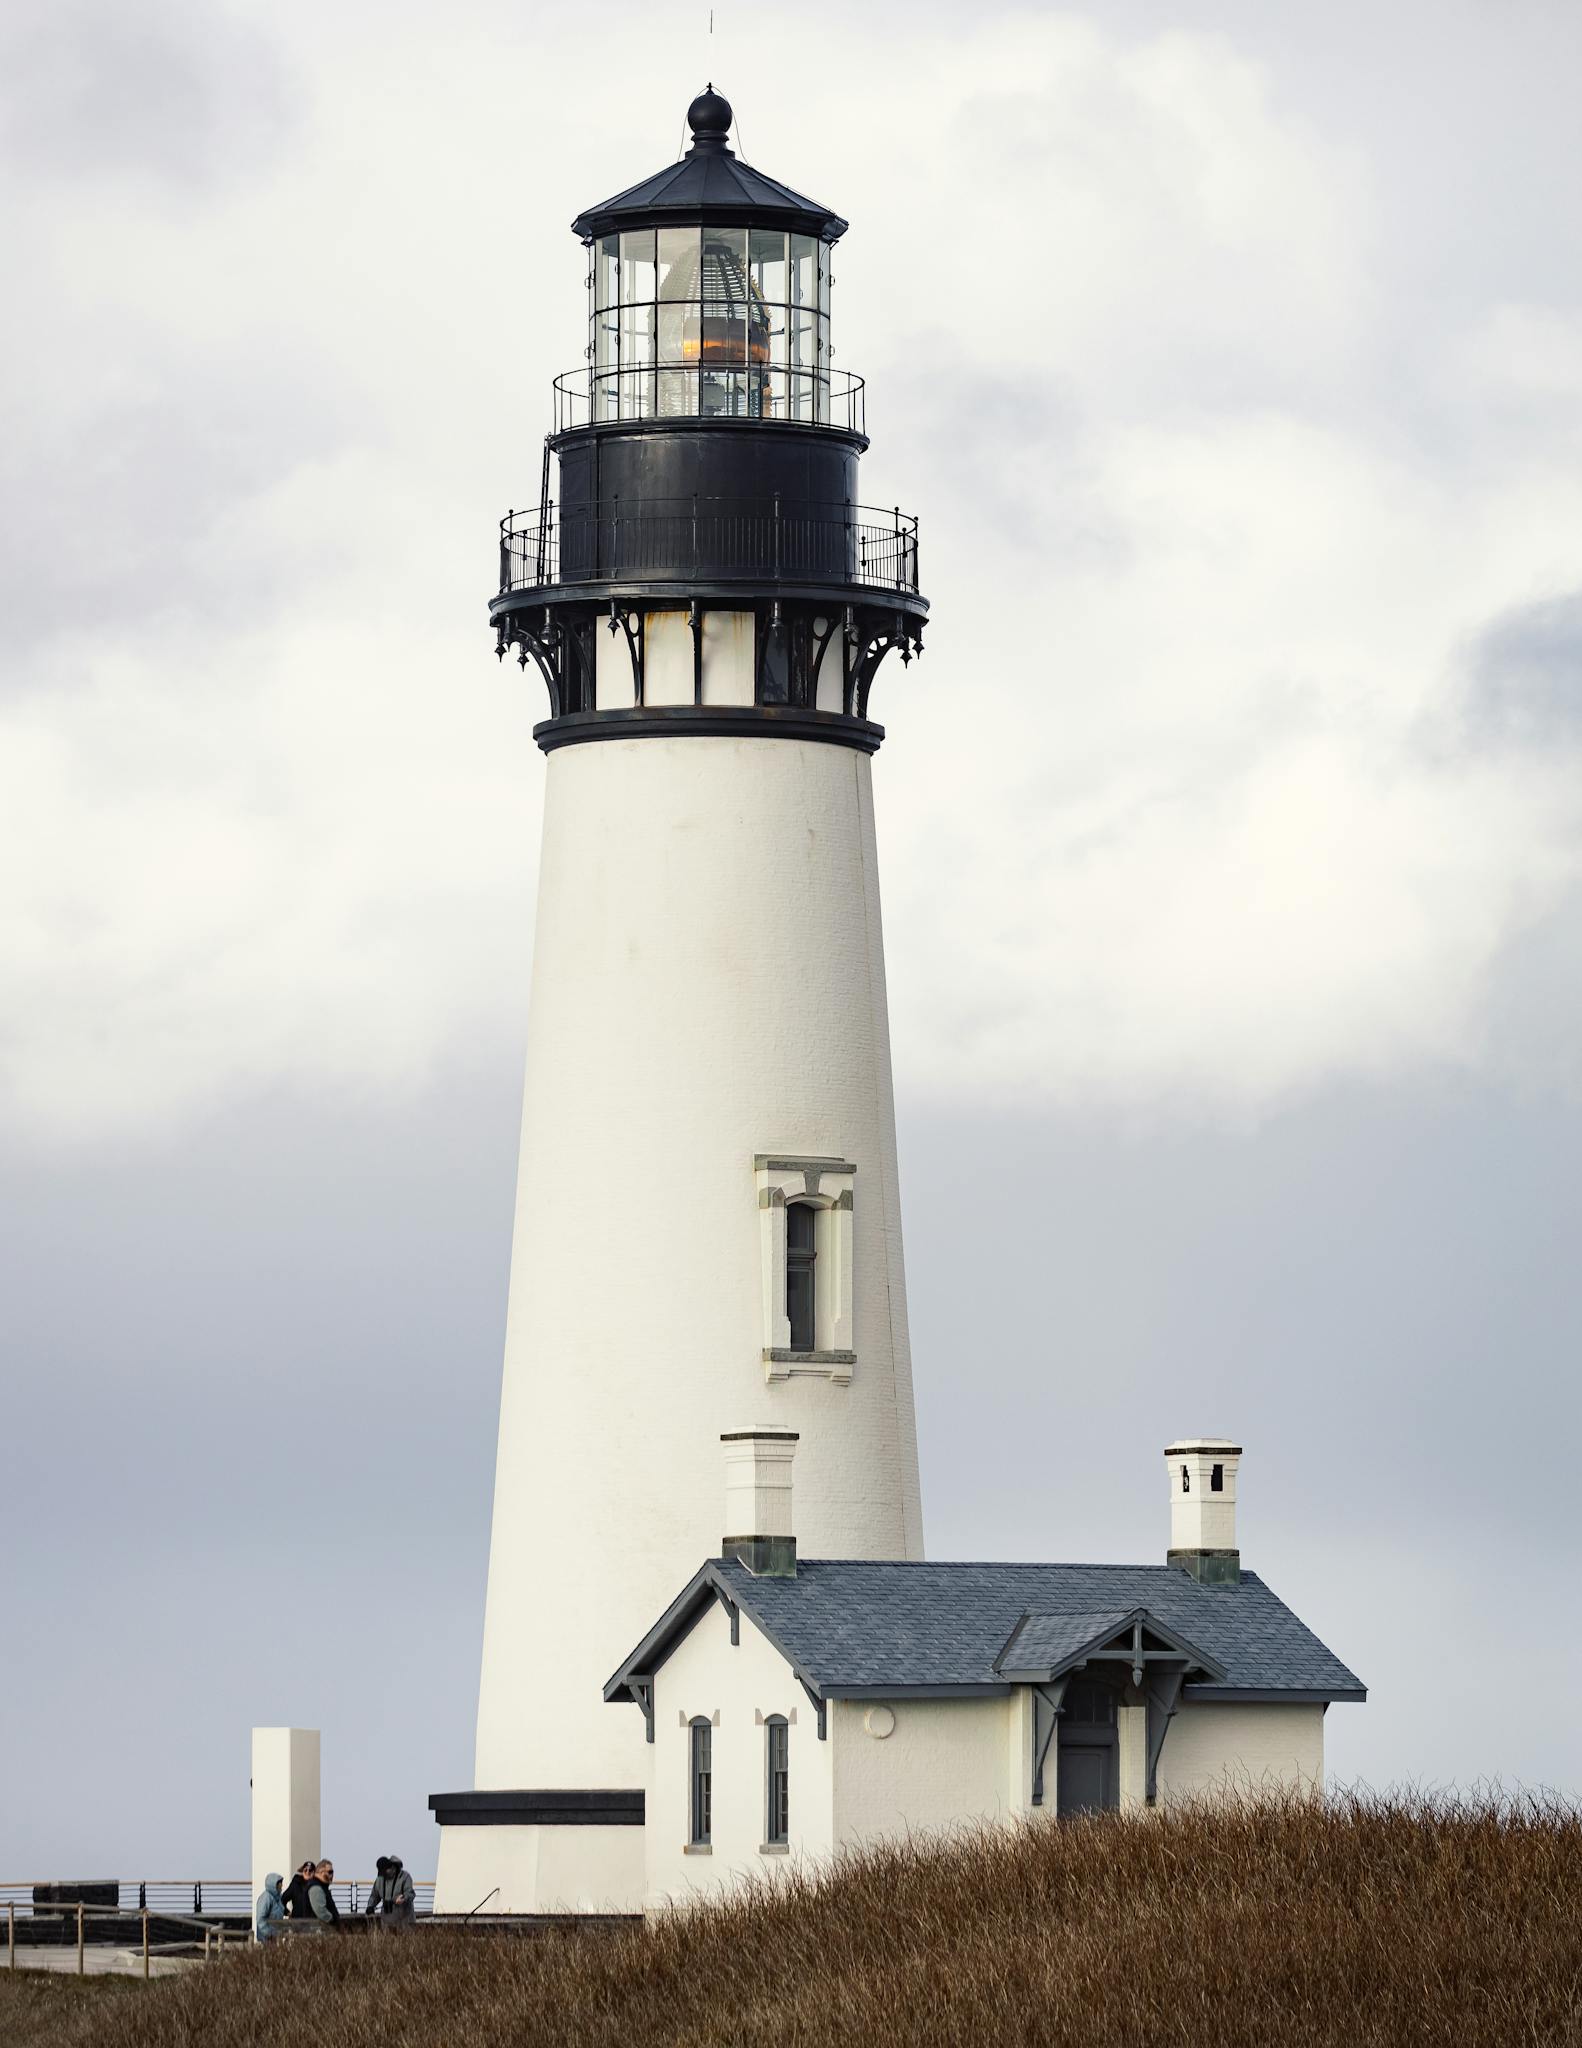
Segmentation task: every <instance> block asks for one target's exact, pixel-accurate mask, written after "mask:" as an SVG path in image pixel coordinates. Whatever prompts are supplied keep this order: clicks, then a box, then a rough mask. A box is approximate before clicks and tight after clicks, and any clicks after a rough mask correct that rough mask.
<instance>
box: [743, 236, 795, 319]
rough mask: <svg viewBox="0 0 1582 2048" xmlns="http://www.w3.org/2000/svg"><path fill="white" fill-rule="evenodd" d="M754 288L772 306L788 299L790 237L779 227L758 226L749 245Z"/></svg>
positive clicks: (779, 304)
mask: <svg viewBox="0 0 1582 2048" xmlns="http://www.w3.org/2000/svg"><path fill="white" fill-rule="evenodd" d="M748 254H749V268H750V270H751V275H752V287H753V290H754V291H755V292H756V293H757V294H758V296H759V298H761V299H764V300H766V301H767V302H768V303H769V304H770V305H775V306H783V305H785V304H786V302H787V286H788V283H789V280H788V277H787V274H786V238H785V236H784V235H783V234H782V233H781V232H780V230H779V229H778V228H754V229H753V231H752V237H751V241H750V245H749V252H748Z"/></svg>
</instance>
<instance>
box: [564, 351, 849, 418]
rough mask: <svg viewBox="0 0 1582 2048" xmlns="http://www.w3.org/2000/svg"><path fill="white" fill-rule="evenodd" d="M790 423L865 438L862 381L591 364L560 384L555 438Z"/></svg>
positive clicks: (775, 366) (752, 368)
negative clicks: (704, 422)
mask: <svg viewBox="0 0 1582 2048" xmlns="http://www.w3.org/2000/svg"><path fill="white" fill-rule="evenodd" d="M665 419H736V420H786V421H789V422H790V423H791V424H792V425H802V426H814V427H839V428H842V429H844V430H845V431H846V432H848V433H853V434H860V433H863V432H864V431H865V406H864V397H863V381H862V379H861V378H860V377H859V376H857V375H856V373H855V372H854V371H851V370H832V369H828V368H824V369H817V368H814V367H812V366H811V365H808V366H803V367H801V368H798V367H797V366H795V365H788V364H780V363H749V362H748V361H747V355H746V350H745V349H743V351H742V354H741V357H740V359H739V360H736V361H721V360H711V361H708V362H690V363H688V362H682V363H640V364H636V365H627V364H614V363H611V364H608V365H605V364H599V365H592V364H590V365H589V366H588V368H586V369H582V370H566V371H564V372H563V373H562V374H561V375H560V376H558V377H557V378H556V379H555V432H556V433H557V434H564V433H567V432H570V431H571V430H572V429H574V428H577V427H588V426H597V425H601V424H604V423H606V422H612V423H613V422H615V421H619V420H665Z"/></svg>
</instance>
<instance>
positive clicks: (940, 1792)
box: [828, 1696, 1025, 1848]
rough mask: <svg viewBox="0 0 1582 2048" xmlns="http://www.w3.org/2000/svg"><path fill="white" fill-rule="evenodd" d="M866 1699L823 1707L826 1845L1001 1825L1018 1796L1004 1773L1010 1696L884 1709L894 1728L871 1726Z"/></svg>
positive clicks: (902, 1703)
mask: <svg viewBox="0 0 1582 2048" xmlns="http://www.w3.org/2000/svg"><path fill="white" fill-rule="evenodd" d="M870 1704H871V1703H870V1702H866V1701H862V1700H835V1701H832V1702H831V1704H830V1707H829V1709H828V1713H829V1741H830V1746H831V1748H832V1749H833V1751H834V1758H835V1809H834V1818H835V1839H836V1841H837V1843H838V1844H839V1845H840V1846H841V1847H842V1848H845V1847H849V1846H860V1845H861V1844H863V1843H871V1842H879V1841H884V1840H886V1839H894V1838H895V1837H896V1836H901V1835H909V1834H916V1833H920V1832H922V1831H925V1830H933V1829H942V1828H943V1829H948V1828H954V1827H969V1826H972V1825H973V1824H975V1823H979V1822H983V1821H1003V1820H1007V1819H1009V1818H1010V1816H1011V1815H1012V1814H1013V1813H1014V1812H1019V1811H1020V1810H1021V1808H1022V1804H1023V1800H1024V1798H1025V1794H1024V1792H1023V1788H1022V1786H1021V1785H1020V1783H1018V1784H1016V1785H1015V1786H1014V1788H1013V1785H1012V1782H1011V1775H1010V1766H1011V1760H1012V1747H1011V1724H1012V1714H1011V1702H1010V1700H1009V1699H955V1700H951V1699H945V1700H928V1699H915V1698H911V1699H909V1698H906V1697H904V1696H903V1697H901V1698H898V1699H894V1700H891V1701H890V1702H889V1703H888V1704H889V1707H890V1709H891V1711H892V1712H893V1714H894V1716H895V1726H894V1727H893V1728H892V1729H891V1731H890V1733H889V1734H888V1735H887V1736H885V1737H884V1738H883V1739H882V1740H881V1739H879V1738H877V1737H876V1736H875V1735H874V1734H873V1733H872V1732H871V1730H870V1728H869V1726H868V1725H867V1724H868V1715H869V1707H870Z"/></svg>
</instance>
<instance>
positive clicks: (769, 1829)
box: [764, 1714, 791, 1845]
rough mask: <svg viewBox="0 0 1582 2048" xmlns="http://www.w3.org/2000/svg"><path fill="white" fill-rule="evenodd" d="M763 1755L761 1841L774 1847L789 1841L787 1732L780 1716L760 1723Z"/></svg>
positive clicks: (788, 1757)
mask: <svg viewBox="0 0 1582 2048" xmlns="http://www.w3.org/2000/svg"><path fill="white" fill-rule="evenodd" d="M764 1752H765V1758H766V1762H767V1766H768V1785H767V1797H766V1801H765V1811H764V1840H765V1841H766V1842H768V1843H771V1844H774V1845H778V1844H780V1843H782V1842H787V1841H789V1840H790V1828H791V1731H790V1729H789V1728H788V1727H787V1726H786V1719H785V1716H784V1715H783V1714H771V1715H770V1717H769V1719H768V1720H767V1721H766V1722H765V1723H764Z"/></svg>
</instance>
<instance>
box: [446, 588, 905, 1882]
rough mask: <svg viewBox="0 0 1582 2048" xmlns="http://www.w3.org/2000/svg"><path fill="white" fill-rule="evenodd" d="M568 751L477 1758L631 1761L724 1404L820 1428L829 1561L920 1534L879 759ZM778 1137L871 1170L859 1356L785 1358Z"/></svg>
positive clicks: (510, 1348)
mask: <svg viewBox="0 0 1582 2048" xmlns="http://www.w3.org/2000/svg"><path fill="white" fill-rule="evenodd" d="M748 625H749V627H750V625H751V621H750V619H749V620H748ZM608 637H609V636H608V635H607V634H605V633H603V632H602V631H601V633H600V635H599V638H600V641H601V642H603V641H605V640H607V639H608ZM617 638H618V639H619V636H617ZM748 638H749V643H750V634H749V636H748ZM621 651H622V654H623V657H624V649H623V650H621ZM717 651H718V652H721V653H723V651H724V650H717ZM707 655H708V647H707V643H706V647H705V656H706V666H705V687H706V694H707V686H708V668H707ZM547 765H548V774H547V784H546V792H545V811H544V839H543V858H542V866H541V879H540V887H539V905H538V928H537V938H536V946H535V956H534V967H533V985H532V1003H531V1012H530V1019H529V1027H528V1059H527V1080H526V1087H525V1093H524V1106H523V1120H522V1149H521V1166H520V1175H519V1181H518V1189H517V1211H516V1226H515V1236H514V1242H513V1250H512V1269H511V1297H510V1308H509V1316H508V1325H507V1335H506V1357H505V1373H504V1385H503V1391H502V1397H501V1411H500V1439H499V1454H498V1462H497V1467H496V1481H495V1502H494V1526H493V1536H492V1545H491V1553H490V1570H489V1592H488V1601H487V1607H486V1614H485V1622H484V1646H483V1673H482V1683H481V1689H480V1698H479V1713H478V1747H477V1774H476V1783H477V1785H478V1786H479V1787H480V1788H493V1787H500V1788H508V1789H526V1788H551V1787H561V1788H576V1787H586V1788H620V1787H627V1786H632V1787H635V1786H638V1785H641V1784H643V1783H644V1782H645V1780H646V1776H647V1769H646V1763H647V1759H646V1757H645V1754H644V1752H645V1750H646V1748H647V1745H646V1744H645V1742H644V1740H643V1723H642V1716H641V1715H640V1714H638V1713H637V1712H636V1711H635V1710H630V1709H619V1710H618V1709H616V1708H613V1707H606V1706H604V1705H603V1703H602V1698H601V1693H602V1688H603V1684H604V1681H605V1679H606V1678H608V1676H609V1675H610V1673H611V1672H612V1671H613V1670H614V1669H615V1668H616V1666H617V1664H618V1663H619V1662H620V1660H621V1658H622V1657H623V1656H625V1655H626V1653H627V1652H628V1651H629V1650H630V1649H632V1647H633V1646H634V1645H635V1644H636V1643H637V1642H638V1641H639V1640H640V1638H641V1637H642V1636H643V1634H644V1633H645V1632H646V1630H647V1629H648V1628H649V1627H651V1625H652V1624H653V1622H654V1620H655V1618H656V1617H657V1616H658V1615H659V1614H661V1613H662V1612H663V1611H664V1609H665V1607H666V1606H667V1604H668V1603H669V1602H670V1600H672V1599H673V1598H674V1596H675V1594H676V1593H677V1592H678V1591H679V1589H680V1587H681V1586H682V1585H683V1584H684V1582H685V1581H686V1579H687V1578H688V1577H689V1576H690V1575H691V1574H692V1573H693V1572H694V1571H695V1570H696V1569H697V1566H698V1565H699V1563H700V1562H701V1561H702V1560H703V1559H704V1558H705V1557H708V1556H711V1555H715V1554H717V1552H718V1548H719V1543H720V1538H721V1536H722V1535H723V1534H725V1533H727V1532H725V1531H723V1530H722V1529H721V1528H720V1526H719V1518H720V1509H721V1501H720V1483H719V1476H720V1466H719V1458H720V1452H719V1438H720V1435H721V1433H722V1432H723V1431H725V1430H728V1429H730V1428H732V1427H733V1426H735V1425H737V1423H738V1422H739V1420H740V1418H741V1417H743V1416H749V1417H752V1418H754V1419H755V1420H757V1419H759V1418H762V1419H763V1420H765V1421H768V1422H771V1423H773V1424H775V1425H777V1426H780V1427H789V1428H792V1429H795V1430H797V1431H798V1432H799V1435H800V1443H799V1446H798V1451H797V1466H796V1485H797V1508H796V1521H797V1538H798V1545H799V1548H800V1550H801V1552H802V1554H803V1556H805V1557H820V1556H824V1557H872V1558H916V1557H920V1556H921V1555H922V1528H921V1510H920V1503H919V1489H918V1472H917V1449H916V1431H915V1423H914V1419H913V1409H912V1380H911V1359H910V1350H909V1345H908V1337H907V1321H906V1294H905V1277H904V1270H903V1265H902V1255H901V1225H900V1204H899V1192H898V1184H897V1171H896V1150H895V1117H894V1106H893V1101H892V1093H891V1076H890V1052H889V1036H888V1020H887V1014H886V1005H885V984H884V959H883V950H882V942H881V937H880V917H879V885H878V871H877V857H876V849H875V840H874V821H873V799H872V781H871V763H870V760H869V758H868V756H867V755H865V754H862V753H860V752H858V751H856V750H854V749H851V748H847V747H840V746H833V745H826V744H821V743H818V742H806V741H795V740H788V739H779V738H774V739H771V738H759V737H756V736H753V737H743V738H734V737H715V736H701V735H695V734H694V735H687V736H677V737H675V738H670V737H668V736H664V737H649V738H642V739H631V740H607V741H600V742H597V743H591V744H584V745H578V746H570V747H563V748H561V749H559V750H557V751H556V752H554V753H552V754H551V755H550V756H549V758H548V764H547ZM763 1155H773V1156H776V1157H780V1156H787V1157H789V1156H808V1157H821V1158H828V1159H836V1160H842V1161H847V1162H850V1163H851V1165H852V1166H853V1167H854V1168H855V1169H856V1172H855V1186H856V1189H857V1191H858V1192H857V1199H856V1204H855V1209H854V1211H853V1212H852V1241H851V1252H850V1257H851V1266H852V1286H851V1300H852V1304H853V1310H852V1333H851V1336H852V1341H851V1346H850V1349H851V1351H852V1352H853V1353H854V1359H853V1362H852V1365H851V1369H850V1379H849V1382H847V1383H845V1384H842V1383H840V1382H838V1381H836V1380H834V1379H832V1378H830V1377H828V1376H825V1375H819V1376H810V1377H800V1376H793V1377H791V1378H789V1379H787V1380H783V1381H779V1382H777V1383H775V1384H770V1385H766V1368H765V1359H764V1302H763V1257H762V1245H761V1235H762V1233H761V1225H760V1216H759V1209H758V1198H757V1196H758V1191H757V1185H756V1179H755V1172H756V1169H755V1161H756V1160H757V1159H758V1158H759V1157H760V1156H763ZM730 1533H735V1532H730ZM466 1832H468V1831H466V1830H446V1831H445V1836H446V1841H445V1844H444V1845H443V1846H442V1853H441V1863H440V1883H441V1898H440V1900H439V1903H440V1904H441V1906H442V1907H443V1908H447V1909H448V1908H450V1907H452V1906H454V1905H455V1904H456V1903H457V1900H456V1899H455V1898H453V1897H452V1896H451V1888H450V1885H449V1882H448V1863H447V1858H448V1856H449V1838H450V1836H451V1835H452V1834H453V1833H454V1834H457V1835H460V1834H464V1833H466ZM474 1832H476V1831H474ZM472 1903H474V1902H473V1900H472V1899H470V1898H469V1899H467V1900H466V1901H465V1905H466V1906H470V1905H471V1904H472ZM462 1909H463V1910H465V1906H464V1907H463V1908H462Z"/></svg>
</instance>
